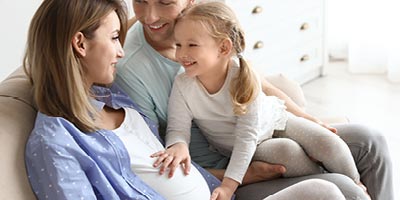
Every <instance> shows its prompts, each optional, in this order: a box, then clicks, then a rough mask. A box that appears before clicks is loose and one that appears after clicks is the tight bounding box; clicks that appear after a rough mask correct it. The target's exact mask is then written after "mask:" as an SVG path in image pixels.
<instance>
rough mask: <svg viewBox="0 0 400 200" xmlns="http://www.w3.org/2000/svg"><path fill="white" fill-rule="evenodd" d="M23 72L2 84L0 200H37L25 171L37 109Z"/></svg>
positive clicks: (13, 75)
mask: <svg viewBox="0 0 400 200" xmlns="http://www.w3.org/2000/svg"><path fill="white" fill-rule="evenodd" d="M32 102H33V101H32V93H31V85H30V83H29V81H28V79H27V76H26V75H25V73H24V72H23V70H22V68H19V69H17V70H16V71H15V72H13V73H12V74H11V75H10V76H9V77H7V78H6V79H5V80H4V81H2V82H1V83H0V127H1V129H0V152H1V165H0V177H1V178H0V199H15V200H26V199H27V200H31V199H36V198H35V196H34V194H33V192H32V189H31V187H30V184H29V181H28V177H27V173H26V169H25V160H24V158H25V144H26V141H27V139H28V137H29V134H30V132H31V131H32V128H33V125H34V122H35V117H36V113H37V111H36V109H35V106H34V105H33V103H32Z"/></svg>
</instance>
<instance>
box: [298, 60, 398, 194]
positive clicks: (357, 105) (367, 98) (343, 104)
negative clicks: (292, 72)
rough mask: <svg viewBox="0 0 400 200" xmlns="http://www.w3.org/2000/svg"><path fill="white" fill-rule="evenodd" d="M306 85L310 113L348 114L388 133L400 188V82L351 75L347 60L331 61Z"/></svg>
mask: <svg viewBox="0 0 400 200" xmlns="http://www.w3.org/2000/svg"><path fill="white" fill-rule="evenodd" d="M302 88H303V89H304V94H305V96H306V99H307V103H308V104H307V111H308V112H309V113H311V114H314V115H316V116H320V117H324V116H345V117H347V118H348V119H349V120H350V121H351V122H356V123H362V124H366V125H368V126H370V127H372V128H376V129H378V130H380V131H381V132H382V133H383V134H384V135H385V137H386V140H387V141H388V144H389V149H390V153H391V157H392V159H393V169H394V176H395V181H394V184H395V187H394V188H395V189H397V188H400V171H399V170H400V83H391V82H389V81H388V79H387V78H386V75H384V74H382V75H366V74H364V75H360V74H351V73H349V72H348V71H347V63H346V62H343V61H340V62H332V63H330V64H329V65H328V66H327V67H326V68H325V75H324V76H322V77H320V78H317V79H315V80H312V81H310V82H308V83H306V84H304V85H303V86H302ZM395 193H396V194H395V195H396V198H395V199H400V191H398V190H397V191H395Z"/></svg>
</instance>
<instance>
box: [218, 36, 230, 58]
mask: <svg viewBox="0 0 400 200" xmlns="http://www.w3.org/2000/svg"><path fill="white" fill-rule="evenodd" d="M232 47H233V44H232V41H231V40H229V39H223V40H222V41H221V43H220V46H219V53H220V54H221V55H230V54H231V52H232Z"/></svg>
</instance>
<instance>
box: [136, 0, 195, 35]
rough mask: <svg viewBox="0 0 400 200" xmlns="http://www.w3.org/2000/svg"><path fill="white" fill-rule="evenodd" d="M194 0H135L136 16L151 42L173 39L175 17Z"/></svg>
mask: <svg viewBox="0 0 400 200" xmlns="http://www.w3.org/2000/svg"><path fill="white" fill-rule="evenodd" d="M191 3H193V0H133V10H134V12H135V17H136V19H138V20H139V21H140V22H141V23H142V24H143V28H144V31H145V36H146V39H147V40H150V41H149V42H150V43H162V42H165V40H171V39H173V31H174V27H175V19H176V18H177V16H178V15H179V13H181V11H182V10H183V9H184V8H186V7H187V6H188V5H189V4H191Z"/></svg>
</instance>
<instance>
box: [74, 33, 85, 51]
mask: <svg viewBox="0 0 400 200" xmlns="http://www.w3.org/2000/svg"><path fill="white" fill-rule="evenodd" d="M85 40H86V38H85V35H83V33H82V32H77V33H75V35H74V37H72V41H71V43H72V48H74V51H75V52H76V53H77V54H78V55H79V57H85V56H86V48H85V46H86V45H85Z"/></svg>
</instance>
